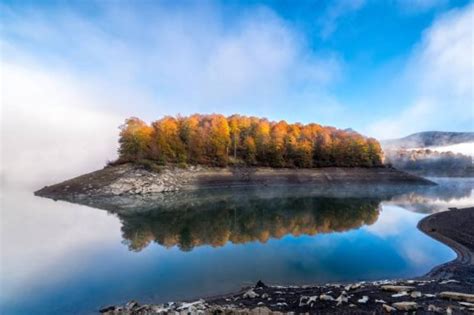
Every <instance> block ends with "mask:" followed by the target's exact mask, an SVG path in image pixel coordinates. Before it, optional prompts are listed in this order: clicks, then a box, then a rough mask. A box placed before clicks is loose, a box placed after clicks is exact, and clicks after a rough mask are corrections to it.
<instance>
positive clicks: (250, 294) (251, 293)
mask: <svg viewBox="0 0 474 315" xmlns="http://www.w3.org/2000/svg"><path fill="white" fill-rule="evenodd" d="M258 296H259V295H258V293H256V292H255V291H254V290H253V289H250V290H248V291H247V292H245V293H244V294H243V296H242V297H243V298H244V299H254V298H256V297H258Z"/></svg>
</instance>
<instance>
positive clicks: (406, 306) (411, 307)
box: [392, 302, 418, 311]
mask: <svg viewBox="0 0 474 315" xmlns="http://www.w3.org/2000/svg"><path fill="white" fill-rule="evenodd" d="M392 306H393V307H395V308H396V309H397V310H399V311H415V310H416V309H417V308H418V304H417V303H416V302H397V303H393V304H392Z"/></svg>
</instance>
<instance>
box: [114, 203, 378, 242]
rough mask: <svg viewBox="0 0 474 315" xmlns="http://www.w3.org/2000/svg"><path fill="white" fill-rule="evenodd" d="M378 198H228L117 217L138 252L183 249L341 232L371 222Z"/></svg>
mask: <svg viewBox="0 0 474 315" xmlns="http://www.w3.org/2000/svg"><path fill="white" fill-rule="evenodd" d="M379 204H380V200H376V199H356V198H321V197H298V198H296V197H293V198H292V197H287V198H272V199H258V198H257V199H251V198H240V199H227V200H226V201H221V202H218V203H212V202H209V203H207V204H200V205H199V207H196V208H193V207H190V208H188V209H186V210H184V211H181V210H180V209H175V210H174V211H159V210H157V211H149V212H147V213H146V214H138V215H133V216H125V215H119V218H120V220H121V222H122V224H123V227H122V232H123V237H124V239H126V240H127V241H126V243H127V244H128V246H129V248H130V249H131V250H134V251H140V250H141V249H143V248H144V247H146V246H147V245H148V244H149V243H150V242H152V241H155V242H157V243H158V244H160V245H163V246H166V247H171V246H175V245H178V247H179V248H180V249H182V250H184V251H189V250H191V249H193V248H194V247H196V246H201V245H212V246H213V247H219V246H223V245H225V244H226V243H227V242H229V241H230V242H232V243H234V244H241V243H247V242H252V241H260V242H263V243H265V242H267V241H268V240H269V239H270V238H281V237H283V236H285V235H287V234H292V235H293V236H299V235H303V234H305V235H315V234H318V233H330V232H342V231H346V230H349V229H353V228H358V227H360V226H362V225H364V224H372V223H374V222H375V221H376V220H377V217H378V215H379Z"/></svg>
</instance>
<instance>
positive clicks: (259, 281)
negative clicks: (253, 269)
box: [255, 280, 268, 289]
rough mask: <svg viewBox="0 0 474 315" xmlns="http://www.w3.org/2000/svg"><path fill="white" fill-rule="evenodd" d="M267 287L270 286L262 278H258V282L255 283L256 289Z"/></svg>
mask: <svg viewBox="0 0 474 315" xmlns="http://www.w3.org/2000/svg"><path fill="white" fill-rule="evenodd" d="M265 288H268V287H267V285H266V284H265V283H263V282H262V281H261V280H258V281H257V284H255V289H265Z"/></svg>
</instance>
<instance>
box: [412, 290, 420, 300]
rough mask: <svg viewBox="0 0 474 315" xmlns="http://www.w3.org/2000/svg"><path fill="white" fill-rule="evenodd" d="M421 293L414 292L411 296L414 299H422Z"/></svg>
mask: <svg viewBox="0 0 474 315" xmlns="http://www.w3.org/2000/svg"><path fill="white" fill-rule="evenodd" d="M421 295H422V294H421V292H420V291H413V292H412V293H411V294H410V296H411V297H412V298H414V299H416V298H419V297H421Z"/></svg>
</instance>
